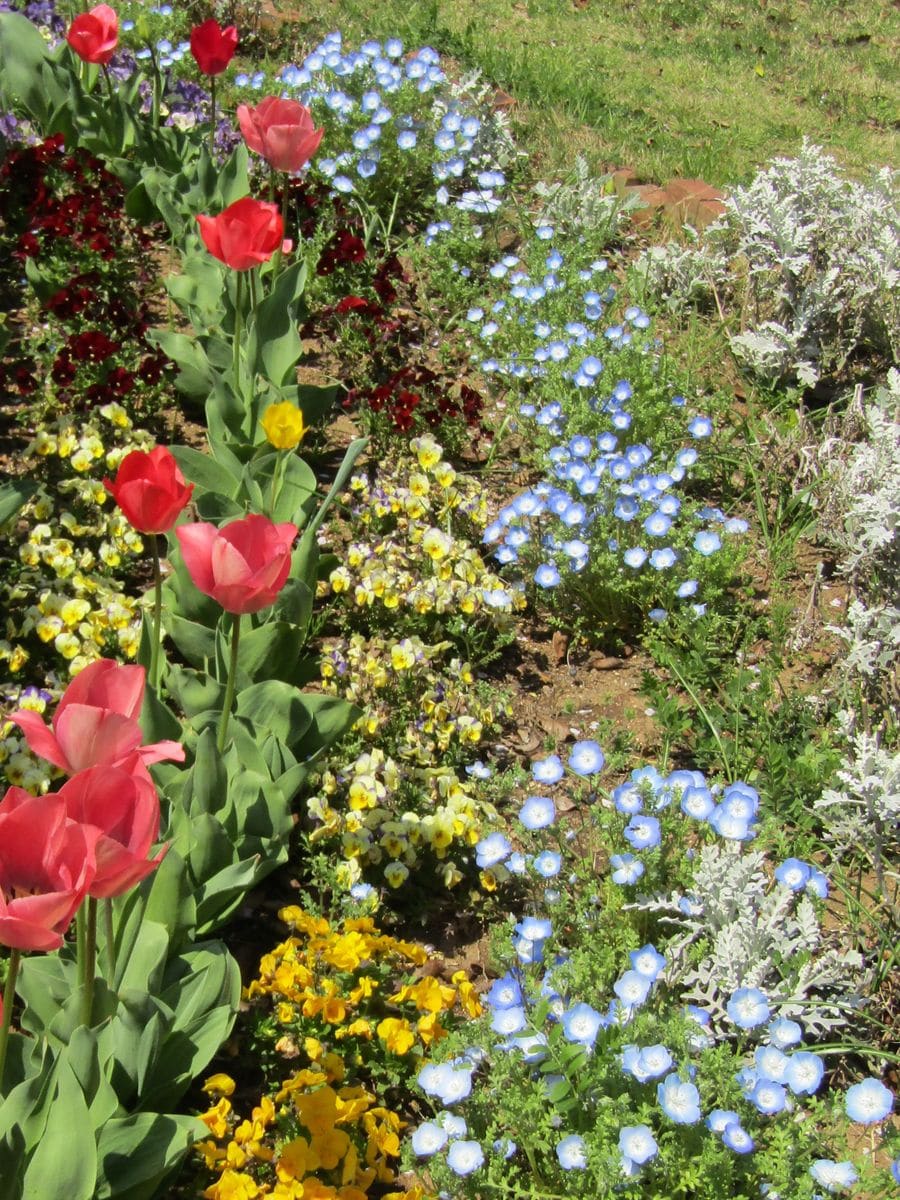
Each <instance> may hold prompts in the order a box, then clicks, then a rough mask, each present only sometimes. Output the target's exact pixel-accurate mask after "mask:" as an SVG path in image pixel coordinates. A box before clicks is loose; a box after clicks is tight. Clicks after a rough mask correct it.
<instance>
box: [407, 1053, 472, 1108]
mask: <svg viewBox="0 0 900 1200" xmlns="http://www.w3.org/2000/svg"><path fill="white" fill-rule="evenodd" d="M438 1072H439V1074H438V1075H437V1076H436V1077H435V1078H434V1080H433V1082H432V1086H431V1089H428V1088H426V1087H425V1086H424V1084H423V1083H422V1078H421V1072H420V1074H419V1086H420V1087H422V1089H423V1091H426V1092H428V1094H429V1095H432V1096H437V1098H438V1099H439V1100H440V1102H441V1104H446V1105H447V1106H448V1107H449V1106H450V1105H451V1104H458V1103H459V1101H460V1100H465V1098H466V1097H467V1096H468V1095H470V1094H471V1091H472V1066H471V1064H469V1066H467V1067H466V1066H455V1065H454V1064H453V1063H441V1064H440V1066H439V1067H438Z"/></svg>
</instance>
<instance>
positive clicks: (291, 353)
mask: <svg viewBox="0 0 900 1200" xmlns="http://www.w3.org/2000/svg"><path fill="white" fill-rule="evenodd" d="M305 278H306V263H305V262H302V261H298V262H295V263H292V264H291V266H289V267H288V268H287V269H286V270H285V271H282V273H281V274H280V275H279V276H278V279H277V280H276V282H275V286H274V287H273V288H272V291H271V292H270V293H269V295H268V296H267V297H266V298H265V300H262V301H260V303H259V304H258V305H257V308H256V317H255V319H254V320H253V321H252V323H251V326H250V335H251V336H250V339H249V344H250V347H251V350H250V361H251V363H252V364H253V371H254V372H255V373H258V374H260V375H262V376H264V377H265V378H266V379H268V380H269V381H270V382H271V383H273V384H275V385H276V387H277V386H279V385H280V384H282V383H286V382H287V381H288V379H289V378H290V377H291V375H292V373H293V368H294V366H295V364H296V363H297V361H298V359H299V358H300V353H301V349H302V347H301V344H300V334H299V332H298V329H297V319H298V318H297V312H296V305H295V301H296V298H297V296H298V295H299V294H300V292H301V291H302V290H303V282H304V280H305Z"/></svg>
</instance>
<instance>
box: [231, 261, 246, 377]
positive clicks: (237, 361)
mask: <svg viewBox="0 0 900 1200" xmlns="http://www.w3.org/2000/svg"><path fill="white" fill-rule="evenodd" d="M243 281H244V276H243V274H242V272H241V271H238V273H237V282H236V284H235V292H234V346H233V347H232V352H233V365H234V392H235V395H236V396H240V395H242V392H241V317H242V313H241V306H242V304H243V303H244V297H243V295H242V292H243V286H242V285H243Z"/></svg>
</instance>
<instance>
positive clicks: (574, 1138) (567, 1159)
mask: <svg viewBox="0 0 900 1200" xmlns="http://www.w3.org/2000/svg"><path fill="white" fill-rule="evenodd" d="M556 1157H557V1159H558V1160H559V1165H560V1166H561V1167H562V1169H563V1170H564V1171H574V1170H577V1171H583V1170H584V1169H585V1167H586V1166H587V1147H586V1146H585V1144H584V1138H583V1137H580V1136H579V1135H578V1134H577V1133H570V1134H569V1136H568V1137H564V1138H563V1139H562V1141H561V1142H558V1143H557V1146H556Z"/></svg>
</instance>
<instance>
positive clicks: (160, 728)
mask: <svg viewBox="0 0 900 1200" xmlns="http://www.w3.org/2000/svg"><path fill="white" fill-rule="evenodd" d="M141 731H142V733H143V735H144V741H145V743H148V744H149V743H151V742H164V741H172V742H180V741H181V737H182V734H183V732H184V731H183V729H182V727H181V722H180V721H179V720H178V718H177V717H176V716H175V714H174V713H173V712H172V710H171V708H169V707H168V706H167V705H166V704H164V703H163V702H162V700H160V698H159V696H157V694H156V692H155V691H154V690H153V688H151V687H148V688H147V689H146V690H145V692H144V704H143V707H142V708H141Z"/></svg>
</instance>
